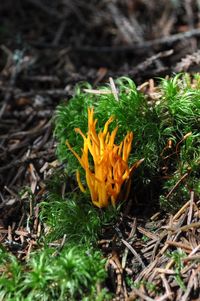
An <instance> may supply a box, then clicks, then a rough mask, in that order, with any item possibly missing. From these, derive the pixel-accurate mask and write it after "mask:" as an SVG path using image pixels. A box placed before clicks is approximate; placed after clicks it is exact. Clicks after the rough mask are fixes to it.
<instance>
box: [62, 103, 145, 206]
mask: <svg viewBox="0 0 200 301" xmlns="http://www.w3.org/2000/svg"><path fill="white" fill-rule="evenodd" d="M112 122H113V117H110V118H109V119H108V121H107V122H106V123H105V125H104V129H103V131H99V133H97V132H96V125H97V119H94V109H93V108H91V109H90V108H88V133H87V134H86V135H84V134H83V133H82V131H81V130H80V129H79V128H76V129H75V131H76V132H77V133H78V134H80V135H81V136H82V138H83V149H82V155H81V156H79V155H78V154H77V153H76V152H75V151H74V150H73V148H72V147H71V146H70V144H69V142H68V141H66V145H67V146H68V148H69V149H70V151H71V152H72V153H73V154H74V156H75V157H76V158H77V160H78V161H79V163H80V165H81V166H82V168H83V169H84V170H85V177H86V183H87V186H88V188H89V191H90V194H91V199H92V202H93V204H94V205H95V206H97V207H99V208H102V207H107V206H108V205H109V203H110V202H111V203H112V205H113V206H115V205H116V202H117V200H118V196H119V193H120V190H121V187H122V184H123V183H124V182H125V181H126V180H128V179H129V177H130V176H131V175H132V173H133V171H134V170H135V169H136V168H137V167H138V166H139V165H140V164H141V163H142V161H143V159H141V160H139V161H137V162H135V163H134V164H133V165H132V167H130V168H129V166H128V158H129V155H130V151H131V146H132V141H133V133H132V132H128V133H127V134H126V136H125V138H124V140H123V141H122V142H121V143H120V144H119V145H116V144H115V137H116V134H117V131H118V127H116V128H115V129H114V130H113V131H112V132H111V133H110V132H109V125H110V124H111V123H112ZM90 157H92V162H93V163H92V164H91V162H90V161H91V160H90ZM76 177H77V182H78V184H79V187H80V189H81V191H83V192H85V188H84V187H83V184H82V183H81V179H80V173H79V170H77V172H76Z"/></svg>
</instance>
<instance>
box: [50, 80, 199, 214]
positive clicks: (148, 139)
mask: <svg viewBox="0 0 200 301" xmlns="http://www.w3.org/2000/svg"><path fill="white" fill-rule="evenodd" d="M116 87H117V89H118V97H119V101H116V99H115V98H114V96H113V94H112V93H110V88H109V86H108V85H107V86H101V87H99V91H100V92H101V91H103V92H104V93H102V94H101V93H100V94H92V93H86V92H84V90H83V88H82V86H79V87H78V89H77V91H76V93H75V96H74V97H73V98H72V99H71V100H70V101H68V103H63V104H62V105H60V106H59V107H58V108H57V111H56V116H55V132H54V133H55V137H56V138H57V141H58V148H57V154H58V157H59V159H60V160H61V161H63V162H65V166H66V170H67V172H68V173H69V174H70V175H72V174H74V171H75V170H76V169H77V168H79V169H80V166H79V162H78V161H77V159H76V158H75V157H74V155H73V154H72V153H71V152H70V151H69V150H68V148H67V147H66V145H65V142H66V140H67V139H68V141H69V143H70V145H71V146H72V147H73V148H74V150H75V151H76V152H78V153H79V154H80V150H81V148H82V145H83V141H82V138H81V137H80V135H78V134H76V133H75V131H74V128H77V127H78V128H80V129H81V130H82V131H83V132H84V133H86V132H87V108H88V106H89V107H91V106H93V107H94V108H95V117H96V118H97V119H98V126H99V128H101V129H102V128H103V125H104V124H105V122H106V121H107V120H108V118H109V117H110V116H111V115H112V116H114V117H115V122H114V123H113V124H112V125H111V129H112V127H115V126H116V125H118V127H119V130H118V135H117V139H116V140H117V142H119V141H121V140H122V138H123V137H124V136H125V135H126V133H127V131H133V133H134V141H133V146H132V151H131V155H130V162H129V163H130V165H131V164H132V163H133V162H134V161H136V160H138V159H141V158H145V161H144V162H143V163H142V165H141V166H140V167H139V169H138V171H137V173H136V174H137V178H136V177H134V179H133V187H134V190H135V191H138V190H141V187H143V189H144V190H145V191H147V194H148V195H149V198H150V199H151V200H154V202H155V201H156V199H157V195H160V204H161V207H163V208H164V209H166V210H171V208H174V209H176V208H178V207H180V206H181V204H182V203H183V202H184V201H186V199H185V198H188V195H189V192H190V189H195V190H196V189H197V191H198V187H199V182H198V181H197V178H198V177H199V162H200V117H199V116H200V101H199V99H200V79H199V76H198V75H196V76H194V78H193V79H192V78H191V77H190V76H189V75H188V74H178V75H176V76H174V77H172V78H169V79H160V85H159V86H158V88H157V90H158V91H157V92H158V95H160V96H159V98H158V99H157V101H155V100H153V101H149V96H147V95H145V94H143V93H141V92H139V91H138V90H137V87H136V85H135V84H134V82H133V81H132V80H131V79H129V78H126V77H123V78H119V79H117V80H116ZM90 88H91V87H90ZM105 91H108V92H109V93H107V94H105ZM150 103H151V104H150ZM190 132H191V135H188V134H189V133H190ZM184 137H187V138H184ZM169 141H171V144H172V145H171V147H168V143H169ZM187 170H189V175H188V177H187V179H186V181H183V183H182V184H183V185H178V189H176V190H175V191H174V193H173V194H172V195H171V197H170V198H167V199H166V196H167V195H168V193H169V192H170V190H171V189H173V187H174V185H176V183H177V182H176V181H179V180H180V179H181V177H182V176H183V175H184V173H185V172H187ZM155 187H157V191H155ZM158 190H159V191H158ZM186 190H187V193H186ZM174 204H176V206H174Z"/></svg>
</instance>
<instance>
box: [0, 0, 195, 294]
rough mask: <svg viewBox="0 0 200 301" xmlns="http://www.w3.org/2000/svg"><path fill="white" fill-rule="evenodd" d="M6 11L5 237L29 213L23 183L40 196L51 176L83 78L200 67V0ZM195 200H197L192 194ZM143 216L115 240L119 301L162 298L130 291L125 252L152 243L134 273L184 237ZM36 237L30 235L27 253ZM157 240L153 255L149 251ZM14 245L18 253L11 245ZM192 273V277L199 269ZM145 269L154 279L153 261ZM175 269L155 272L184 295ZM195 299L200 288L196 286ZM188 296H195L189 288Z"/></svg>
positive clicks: (31, 2)
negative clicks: (56, 132) (57, 136)
mask: <svg viewBox="0 0 200 301" xmlns="http://www.w3.org/2000/svg"><path fill="white" fill-rule="evenodd" d="M0 15H1V25H0V225H1V228H0V230H1V231H0V236H1V243H2V244H4V243H5V241H6V239H7V237H8V236H9V235H10V234H12V231H15V229H16V227H19V224H22V222H23V219H24V210H25V209H24V204H22V203H23V201H22V199H21V198H19V193H20V192H21V194H23V196H24V195H25V197H24V199H25V198H26V194H24V193H22V190H24V187H29V188H30V191H31V193H33V194H35V195H36V200H38V202H39V201H40V198H41V195H42V193H43V192H44V190H45V180H46V179H47V178H48V176H49V174H50V173H51V171H52V168H54V167H56V166H57V165H58V163H57V161H56V155H55V149H56V141H55V140H54V138H53V132H52V128H53V126H52V116H53V114H54V111H55V108H56V106H57V105H58V104H59V103H60V101H62V100H63V99H70V97H71V95H73V89H74V86H75V85H76V84H77V83H78V82H80V81H89V82H90V83H91V84H92V86H93V87H95V86H97V85H98V84H101V83H105V82H109V77H112V78H113V79H115V78H117V77H119V76H129V77H130V78H132V79H133V80H134V81H135V83H136V84H137V85H140V84H142V83H144V82H145V81H147V80H150V79H152V78H157V77H161V76H162V77H165V76H170V75H172V74H174V73H176V72H182V71H187V72H189V73H190V74H192V73H194V72H199V70H200V67H199V63H200V50H198V46H199V42H200V4H199V1H197V0H196V1H195V0H184V1H179V0H176V1H175V0H174V1H172V0H171V1H165V0H160V1H153V0H152V1H151V0H150V1H146V0H135V1H133V0H126V1H121V0H115V1H104V0H102V1H97V0H88V1H87V2H85V1H81V0H74V1H66V0H58V1H47V0H43V1H39V0H26V1H25V0H21V1H20V0H17V1H12V0H7V1H2V3H1V7H0ZM191 200H192V201H194V200H193V198H192V197H191ZM192 201H190V203H188V204H190V205H188V206H189V207H186V208H185V209H184V210H187V209H188V210H190V221H191V220H192V218H193V217H194V222H195V219H196V215H195V210H193V211H191V210H192V209H191V206H192V205H191V202H192ZM189 208H190V209H189ZM184 210H183V211H182V212H181V213H180V215H179V216H178V217H177V216H175V218H174V219H173V220H171V227H172V228H173V225H174V223H175V224H176V227H177V223H178V225H179V227H183V226H184V219H183V220H182V221H181V223H179V222H178V220H177V218H180V217H181V216H182V214H184V212H185V211H184ZM33 211H34V216H35V220H36V222H37V220H38V212H36V211H37V210H35V208H33ZM154 213H155V212H154ZM185 214H186V213H185ZM167 218H168V217H166V218H163V216H162V217H160V218H159V214H158V215H155V216H154V217H153V218H152V219H151V221H152V222H153V223H154V227H156V228H157V229H159V228H160V227H161V226H163V225H165V223H166V224H167V223H168V219H167ZM137 222H139V226H136V224H134V223H135V218H134V217H131V221H130V220H127V224H126V226H124V227H125V229H124V230H123V233H126V234H124V235H125V236H124V240H122V242H121V241H120V242H119V241H118V240H116V241H115V245H116V246H117V248H115V249H113V250H111V253H112V258H111V259H112V260H111V259H110V261H109V264H108V265H109V269H110V271H111V272H110V280H109V281H110V283H113V284H110V287H111V290H112V291H113V292H114V293H115V294H116V300H117V298H118V300H123V299H125V298H126V299H127V300H135V298H137V297H139V298H140V299H139V300H154V299H152V298H154V295H153V293H152V298H151V297H149V298H150V299H145V296H146V295H145V294H146V291H144V290H143V291H139V290H138V289H134V290H133V291H132V292H127V291H126V288H125V284H124V283H125V282H124V281H123V273H122V271H121V269H122V268H121V263H119V258H125V257H123V256H125V255H124V252H127V251H125V250H129V252H131V253H133V254H134V252H136V251H137V252H140V253H141V252H142V251H141V250H143V251H144V252H143V259H141V257H137V256H136V257H135V261H134V260H132V261H131V260H129V263H131V265H130V266H128V267H127V266H126V268H127V271H126V273H128V272H130V270H134V269H135V270H137V261H139V262H140V263H141V260H144V261H145V262H142V263H141V264H142V265H143V266H144V267H147V266H148V267H149V264H150V263H151V260H152V261H153V260H155V256H154V255H155V253H156V252H157V251H158V250H156V249H155V248H153V245H154V244H155V241H157V244H156V246H157V247H156V248H158V249H159V251H158V252H157V254H158V257H156V258H157V259H156V260H157V263H158V265H157V269H159V268H160V265H161V262H162V259H163V258H162V248H164V246H166V245H165V243H168V245H169V241H170V243H171V244H172V241H173V243H174V244H175V243H178V244H181V241H178V240H179V238H178V237H176V240H174V237H175V236H174V233H176V231H177V230H174V231H175V232H173V231H172V232H173V233H172V232H171V236H170V235H169V233H167V232H166V231H165V232H164V233H163V232H162V233H160V234H159V233H158V234H157V236H156V235H154V236H153V235H152V234H151V233H150V231H149V228H151V227H152V225H147V224H146V223H145V224H144V222H143V221H141V223H140V220H139V221H137ZM119 224H120V221H119ZM130 224H131V225H133V226H131V227H130ZM120 225H121V224H120ZM141 225H143V227H142V226H141ZM116 227H117V225H116ZM126 227H127V228H126ZM148 227H149V228H148ZM118 228H120V226H119V227H118ZM136 228H137V230H136ZM131 229H132V230H131ZM176 229H177V228H176ZM34 231H36V230H35V229H34ZM126 231H127V232H126ZM136 231H137V232H138V233H140V234H139V236H138V244H137V243H136V245H137V246H136V251H134V250H133V249H131V245H130V241H131V240H129V243H127V242H126V240H125V238H129V239H131V237H132V236H133V235H134V232H136ZM34 233H35V232H34ZM183 233H184V234H183V235H185V232H184V230H183ZM143 234H144V235H146V236H147V237H148V239H149V242H148V243H149V244H148V246H149V249H148V248H147V246H146V245H144V244H143V242H142V241H141V237H142V235H143ZM19 235H22V236H23V233H18V232H16V231H15V233H14V234H13V237H12V239H17V238H18V237H19ZM34 235H35V234H33V238H34V237H35V236H34ZM159 235H160V236H159ZM161 241H162V245H161V244H160V245H159V242H161ZM106 243H107V244H105V242H104V241H103V242H102V241H100V242H99V244H100V245H101V247H102V249H103V250H104V251H105V254H107V255H108V256H109V254H110V252H109V250H110V245H109V244H110V241H109V240H108V241H107V242H106ZM197 243H199V242H197ZM121 244H122V245H123V248H122V247H121ZM28 245H29V242H27V244H26V245H25V249H26V251H27V248H28V247H27V246H28ZM187 247H188V248H192V247H191V246H186V247H185V249H186V250H189V249H188V248H187ZM105 248H106V250H105ZM152 248H153V252H154V255H152V254H150V253H148V252H149V250H151V251H152ZM119 249H120V252H118V250H119ZM10 250H11V251H12V252H13V253H15V250H13V249H12V247H11V248H10ZM137 252H136V253H137ZM145 252H146V253H145ZM145 254H146V255H145ZM124 260H126V259H124ZM153 262H154V261H153ZM188 262H190V261H189V260H188ZM155 265H156V263H155ZM169 269H170V268H169ZM157 271H158V270H157ZM186 272H188V271H185V274H184V275H185V277H188V283H189V281H191V280H190V279H191V275H190V274H187V275H186ZM135 273H136V272H135ZM146 273H147V274H146V275H147V279H149V278H148V277H150V269H149V270H147V269H146ZM119 275H120V276H119ZM140 275H141V272H140V273H139V272H138V275H137V277H136V278H137V279H140ZM157 275H158V274H156V275H155V277H157ZM167 275H168V274H167V273H164V274H162V277H161V278H159V279H158V278H157V280H156V281H157V282H159V281H161V282H162V283H163V285H164V287H165V290H166V294H168V295H167V297H169V296H171V297H170V298H171V300H176V298H177V300H178V298H179V299H180V296H182V298H183V296H184V293H183V292H182V295H181V292H179V293H177V294H175V295H174V293H173V292H172V287H173V285H172V286H171V282H170V281H171V280H169V283H170V285H168V286H167V280H166V279H168V278H167V277H168V276H167ZM195 275H196V274H195ZM111 279H112V281H111ZM151 280H152V278H151ZM188 285H189V284H188ZM188 287H189V286H188ZM189 294H190V292H188V296H189ZM193 297H194V298H197V297H198V296H197V295H195V294H193ZM191 298H192V297H191ZM160 300H161V299H160ZM162 300H168V299H167V298H166V299H162ZM181 300H187V296H186V295H185V299H184V298H183V299H181ZM188 300H189V299H188ZM190 300H192V299H190Z"/></svg>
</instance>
